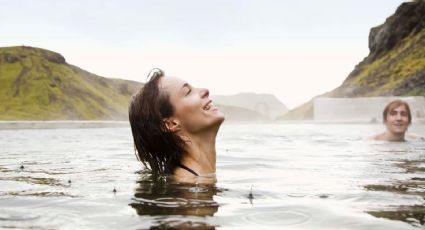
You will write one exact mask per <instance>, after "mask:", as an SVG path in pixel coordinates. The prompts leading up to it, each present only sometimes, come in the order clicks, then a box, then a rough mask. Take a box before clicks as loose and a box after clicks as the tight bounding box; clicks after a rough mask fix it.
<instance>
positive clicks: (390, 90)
mask: <svg viewBox="0 0 425 230" xmlns="http://www.w3.org/2000/svg"><path fill="white" fill-rule="evenodd" d="M369 50H370V53H369V55H368V56H367V57H366V58H365V59H364V60H363V61H361V62H360V63H359V64H358V65H357V66H356V67H355V68H354V70H353V71H352V72H351V73H350V74H349V75H348V77H347V78H346V79H345V81H344V82H343V83H342V85H341V86H339V87H338V88H336V89H334V90H333V91H331V92H328V93H325V94H322V95H319V96H317V97H370V96H425V0H417V1H412V2H405V3H402V4H401V5H400V6H399V7H398V8H397V10H396V12H395V13H394V14H393V15H392V16H390V17H389V18H387V19H386V21H385V23H384V24H382V25H379V26H377V27H374V28H372V29H371V30H370V34H369ZM280 118H281V119H312V118H313V99H312V100H310V101H309V102H307V103H305V104H303V105H301V106H300V107H297V108H295V109H293V110H291V111H290V112H288V113H287V114H286V115H285V116H282V117H280Z"/></svg>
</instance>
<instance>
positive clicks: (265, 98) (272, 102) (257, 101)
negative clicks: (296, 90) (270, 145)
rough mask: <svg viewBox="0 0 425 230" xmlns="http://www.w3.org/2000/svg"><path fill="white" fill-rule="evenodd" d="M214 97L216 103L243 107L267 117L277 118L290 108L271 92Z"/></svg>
mask: <svg viewBox="0 0 425 230" xmlns="http://www.w3.org/2000/svg"><path fill="white" fill-rule="evenodd" d="M212 99H213V100H214V102H215V103H216V104H220V105H224V106H232V107H239V108H243V109H245V110H246V112H248V111H251V112H255V113H257V114H260V115H262V116H263V117H264V118H267V119H275V118H276V117H278V116H282V115H283V114H285V113H286V112H287V111H288V108H287V107H286V106H285V105H284V104H283V103H282V102H280V101H279V100H278V99H277V98H276V97H275V96H274V95H271V94H256V93H239V94H236V95H215V96H212Z"/></svg>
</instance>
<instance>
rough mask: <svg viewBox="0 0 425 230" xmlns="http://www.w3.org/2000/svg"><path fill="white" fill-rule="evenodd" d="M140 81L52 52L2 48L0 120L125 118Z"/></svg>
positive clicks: (0, 57)
mask: <svg viewBox="0 0 425 230" xmlns="http://www.w3.org/2000/svg"><path fill="white" fill-rule="evenodd" d="M141 85H142V84H141V83H138V82H134V81H127V80H120V79H108V78H104V77H100V76H97V75H95V74H92V73H89V72H87V71H85V70H82V69H80V68H78V67H76V66H73V65H70V64H67V63H66V61H65V58H64V57H63V56H62V55H60V54H58V53H55V52H52V51H48V50H44V49H39V48H33V47H25V46H19V47H4V48H0V120H71V119H72V120H126V119H128V116H127V108H128V101H129V99H130V97H131V95H132V94H133V93H134V92H135V91H136V90H137V89H138V88H140V87H141Z"/></svg>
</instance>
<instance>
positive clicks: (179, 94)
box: [159, 76, 224, 134]
mask: <svg viewBox="0 0 425 230" xmlns="http://www.w3.org/2000/svg"><path fill="white" fill-rule="evenodd" d="M159 89H160V90H165V91H166V92H167V93H168V95H169V99H170V102H171V104H172V105H173V107H174V114H173V115H172V117H171V118H170V119H171V120H172V122H175V124H177V125H179V127H180V128H181V129H182V130H184V131H186V132H188V133H191V134H196V133H200V132H203V131H206V130H209V129H211V128H215V129H217V128H218V127H219V126H220V124H221V123H222V122H223V121H224V115H223V114H222V113H221V112H220V110H219V109H218V108H217V107H216V106H215V105H214V104H213V103H212V100H211V99H209V97H208V96H209V91H208V89H204V88H195V87H193V86H191V85H190V84H188V83H187V82H185V81H183V80H182V79H179V78H176V77H168V76H166V77H162V78H161V79H160V82H159Z"/></svg>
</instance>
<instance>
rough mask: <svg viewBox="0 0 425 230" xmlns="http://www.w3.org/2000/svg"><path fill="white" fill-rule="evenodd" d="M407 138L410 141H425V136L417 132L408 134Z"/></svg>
mask: <svg viewBox="0 0 425 230" xmlns="http://www.w3.org/2000/svg"><path fill="white" fill-rule="evenodd" d="M406 139H407V140H409V141H425V137H423V136H419V135H417V134H408V135H407V136H406Z"/></svg>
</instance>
